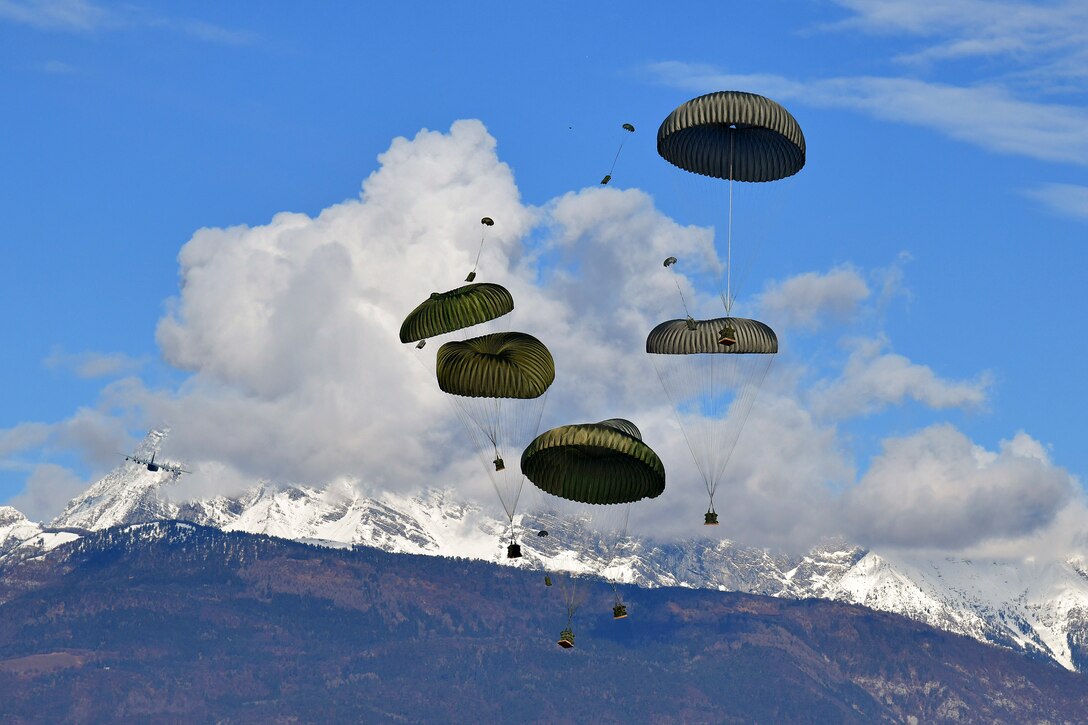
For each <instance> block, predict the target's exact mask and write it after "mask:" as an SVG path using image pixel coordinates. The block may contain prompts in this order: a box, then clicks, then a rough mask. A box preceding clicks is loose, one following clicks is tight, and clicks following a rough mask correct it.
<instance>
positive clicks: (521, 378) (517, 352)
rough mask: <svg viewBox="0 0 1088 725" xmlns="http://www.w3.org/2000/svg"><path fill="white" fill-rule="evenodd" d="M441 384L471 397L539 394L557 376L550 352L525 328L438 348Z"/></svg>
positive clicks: (446, 390) (537, 396)
mask: <svg viewBox="0 0 1088 725" xmlns="http://www.w3.org/2000/svg"><path fill="white" fill-rule="evenodd" d="M435 375H436V376H437V377H438V387H439V388H441V389H442V390H443V391H444V392H446V393H449V394H451V395H458V396H464V397H468V398H522V399H525V398H539V397H540V396H542V395H544V393H545V392H547V390H548V388H549V387H550V386H551V384H552V381H554V380H555V363H554V362H553V360H552V355H551V352H550V351H549V350H548V348H547V347H545V346H544V343H542V342H541V341H540V340H538V339H536V338H535V337H533V336H532V335H527V334H525V333H524V332H496V333H493V334H490V335H483V336H481V337H473V338H470V339H468V340H463V341H460V342H447V343H446V344H445V345H443V346H442V347H441V348H440V349H439V351H438V364H437V367H436V368H435Z"/></svg>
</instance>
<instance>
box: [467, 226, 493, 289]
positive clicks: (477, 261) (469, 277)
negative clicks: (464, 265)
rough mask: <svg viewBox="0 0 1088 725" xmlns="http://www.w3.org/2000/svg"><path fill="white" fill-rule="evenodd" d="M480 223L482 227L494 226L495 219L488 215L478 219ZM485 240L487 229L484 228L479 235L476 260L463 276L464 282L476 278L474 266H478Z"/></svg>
mask: <svg viewBox="0 0 1088 725" xmlns="http://www.w3.org/2000/svg"><path fill="white" fill-rule="evenodd" d="M480 223H481V224H483V225H484V227H493V226H495V220H494V219H492V218H491V217H489V216H485V217H484V218H483V219H481V220H480ZM485 241H487V229H484V233H483V234H481V235H480V248H479V249H478V250H476V262H475V263H474V264H473V265H472V271H471V272H469V273H468V276H467V277H465V281H466V282H472V281H474V280H475V279H476V268H477V267H479V266H480V255H481V254H483V253H484V242H485Z"/></svg>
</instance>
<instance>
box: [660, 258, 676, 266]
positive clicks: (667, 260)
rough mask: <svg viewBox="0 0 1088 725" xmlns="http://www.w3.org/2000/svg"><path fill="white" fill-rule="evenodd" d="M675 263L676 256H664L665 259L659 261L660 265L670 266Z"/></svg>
mask: <svg viewBox="0 0 1088 725" xmlns="http://www.w3.org/2000/svg"><path fill="white" fill-rule="evenodd" d="M674 264H676V257H665V261H664V262H662V263H661V266H662V267H671V266H673V265H674Z"/></svg>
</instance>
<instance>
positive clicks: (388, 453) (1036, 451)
mask: <svg viewBox="0 0 1088 725" xmlns="http://www.w3.org/2000/svg"><path fill="white" fill-rule="evenodd" d="M379 163H380V167H379V168H378V169H377V170H376V171H375V172H374V173H373V174H371V175H370V177H369V178H367V179H366V181H365V182H364V184H363V187H362V191H361V194H360V196H359V197H358V198H355V199H349V200H346V201H343V202H340V203H336V204H332V205H330V206H329V207H328V208H326V209H325V210H323V211H322V212H321V213H320V214H318V215H317V216H314V217H310V216H306V215H302V214H291V213H282V214H278V215H276V216H275V217H273V218H272V220H271V221H270V222H269V223H268V224H265V225H260V226H253V227H249V226H237V227H229V228H206V229H201V230H199V231H197V232H196V233H195V234H194V235H193V236H192V238H191V239H190V240H189V241H188V242H187V243H186V244H185V245H184V246H183V247H182V249H181V251H180V253H179V255H178V262H179V266H180V271H181V280H182V282H181V289H180V294H179V296H178V297H177V298H176V299H174V300H172V301H171V302H170V304H169V305H168V310H167V312H166V314H165V315H164V316H163V318H162V319H161V320H160V323H159V326H158V330H157V333H156V334H157V340H158V343H159V346H160V348H161V351H162V354H163V356H164V357H165V359H166V360H167V361H168V362H169V363H170V364H171V365H174V366H176V367H177V368H180V369H182V370H185V371H188V373H189V377H188V379H187V380H186V382H185V383H184V384H183V385H181V386H180V388H178V389H174V390H160V389H153V388H150V387H148V386H147V385H146V384H145V383H143V382H142V381H141V380H140V379H138V378H135V377H130V378H125V379H122V380H119V381H116V382H113V383H111V384H109V385H108V386H107V387H106V388H105V389H104V390H103V393H102V396H101V403H100V406H99V408H98V409H96V410H93V411H91V410H86V411H80V412H78V413H77V414H76V415H74V416H73V417H72V418H70V419H68V420H66V421H62V422H60V423H56V424H24V425H21V426H17V427H16V428H13V429H9V430H6V431H0V456H3V457H6V458H8V459H17V458H18V457H19V456H25V455H26V452H27V451H30V450H35V449H42V450H50V449H52V450H68V451H76V452H78V453H79V454H80V455H81V456H82V457H83V458H84V460H87V461H90V462H91V463H92V464H93V465H94V466H97V467H101V468H107V469H108V468H110V467H112V464H113V460H112V458H110V456H115V451H116V450H119V449H120V446H121V445H122V444H123V438H124V431H125V430H132V429H134V428H136V429H138V428H139V427H141V426H146V427H150V426H153V425H159V424H161V423H162V422H168V423H169V424H170V425H171V427H172V434H171V437H170V439H169V440H168V442H167V443H168V449H167V450H165V451H164V454H165V455H167V456H168V457H170V458H172V459H175V460H181V461H184V462H185V463H186V464H187V467H189V468H192V469H193V470H194V474H193V475H192V476H185V477H183V479H182V482H181V486H180V489H179V490H178V493H179V495H207V494H209V493H231V492H233V491H236V490H238V489H240V488H241V487H243V486H247V485H251V484H252V483H253V482H254V481H255V480H257V479H263V480H268V481H271V482H274V483H312V484H323V483H326V482H330V481H335V480H344V481H348V482H351V483H354V484H356V485H358V486H359V487H360V488H362V489H364V490H365V491H369V492H375V491H377V490H398V491H405V492H407V491H414V490H420V489H426V488H430V487H435V486H438V487H453V488H456V489H458V490H459V491H461V492H462V494H463V495H464V496H465V497H466V498H471V499H474V500H477V501H479V502H481V503H482V504H484V505H489V506H491V507H492V510H494V511H495V512H496V513H498V512H499V511H500V509H499V506H498V502H497V501H496V500H495V495H494V492H493V491H492V490H491V487H490V484H489V481H488V479H487V477H486V476H484V475H483V471H482V470H481V469H480V467H479V463H478V461H477V460H475V455H474V453H473V452H472V451H471V450H470V449H469V444H468V438H467V436H466V435H465V434H464V433H463V431H462V430H461V429H460V426H459V423H458V422H457V420H456V416H455V415H454V413H453V411H452V410H451V406H450V405H449V404H448V403H447V401H446V400H445V399H444V396H443V394H442V393H441V392H440V391H439V390H438V389H437V385H436V384H435V381H434V372H433V367H431V364H432V363H431V362H430V360H431V359H432V358H431V357H428V356H433V353H434V349H435V348H436V347H437V345H436V344H434V345H428V347H427V348H425V349H424V350H423V351H417V350H416V349H415V348H414V346H413V345H402V344H401V343H400V342H399V339H398V331H399V327H400V324H401V321H402V320H403V318H404V316H405V315H406V314H407V313H408V312H409V311H411V310H412V309H413V308H414V307H415V306H416V305H417V304H418V303H419V302H420V301H422V300H423V299H425V298H426V297H427V296H428V295H429V293H430V292H432V291H439V290H446V289H450V288H452V287H456V286H459V285H460V284H462V280H463V278H464V276H465V274H466V273H467V272H468V270H470V269H471V268H472V266H473V263H474V260H475V258H476V254H477V251H478V249H479V248H480V242H481V236H482V234H484V230H482V228H481V225H480V223H479V219H480V218H481V217H482V216H485V215H486V216H490V217H492V218H493V219H494V220H495V225H494V227H491V228H488V229H487V230H486V238H485V240H484V244H483V252H482V256H481V259H480V265H479V278H478V279H479V281H496V282H500V283H502V284H504V285H505V286H507V287H508V288H509V289H510V291H511V293H512V294H513V297H514V300H515V309H514V311H513V313H511V315H509V316H508V318H503V320H504V321H506V320H508V322H506V323H505V324H508V325H509V327H510V329H517V330H523V331H526V332H529V333H531V334H533V335H535V336H537V337H538V338H539V339H541V340H542V341H544V342H545V344H547V345H548V347H549V348H550V349H551V351H552V353H553V356H554V358H555V363H556V370H557V377H556V382H555V384H554V385H553V386H552V389H551V391H550V392H549V395H548V401H547V407H546V409H545V413H544V419H543V421H542V424H541V430H544V429H546V428H550V427H552V426H555V425H560V424H565V423H576V422H586V421H595V420H602V419H604V418H609V417H625V418H629V419H631V420H632V421H634V422H635V423H636V424H637V425H638V426H639V427H640V428H641V429H642V432H643V435H644V439H645V440H646V442H647V443H649V444H650V445H651V446H652V447H653V448H654V449H655V450H656V451H657V452H658V453H659V455H660V456H661V458H662V460H663V461H664V463H665V466H666V469H667V471H668V480H669V483H668V485H667V488H666V491H665V493H664V494H663V495H662V496H661V497H660V498H659V499H655V500H654V501H652V502H645V503H643V504H639V505H637V506H636V507H635V510H634V511H632V522H633V524H632V525H633V527H634V528H635V529H636V530H639V529H640V530H641V531H643V532H645V533H653V534H654V535H658V536H676V537H690V536H691V535H692V528H693V521H694V522H696V523H697V521H698V519H699V518H700V517H701V513H702V511H703V510H705V506H706V494H705V491H704V490H703V487H702V482H701V480H700V479H699V477H698V473H697V472H696V470H695V467H694V464H693V463H692V462H691V457H690V454H689V452H688V450H687V448H686V445H685V443H684V438H683V434H682V433H681V431H680V429H679V427H678V425H677V422H676V419H675V417H674V416H673V415H672V410H671V406H670V405H669V402H668V400H667V399H666V398H665V396H664V394H663V393H662V392H661V389H660V386H659V384H658V381H657V379H656V376H655V373H654V369H653V366H652V365H651V364H650V362H649V361H648V360H647V356H646V355H645V354H643V353H642V350H643V349H644V343H645V334H646V331H647V330H648V329H650V328H651V327H652V326H653V325H654V324H656V323H657V322H659V321H661V320H662V319H667V318H670V317H681V316H683V311H682V306H681V304H680V300H679V295H678V293H677V285H679V286H680V288H681V289H682V290H683V292H684V295H685V299H686V300H687V301H688V304H689V306H690V307H691V308H692V311H693V312H695V313H696V314H699V315H701V316H706V315H713V314H718V313H717V312H716V311H715V309H716V308H715V305H716V304H717V303H716V302H715V295H714V293H713V292H712V291H705V290H702V289H700V288H699V287H698V286H697V285H696V284H695V283H694V282H693V281H692V279H693V278H698V277H699V275H700V274H703V273H705V272H707V271H712V270H713V268H714V267H715V265H717V264H718V260H717V258H716V255H715V253H714V248H713V245H712V234H711V231H710V230H708V229H700V228H696V227H690V226H683V225H681V224H678V223H677V222H676V221H674V220H672V219H670V218H668V217H667V216H665V215H664V214H662V213H661V212H660V211H659V210H657V209H656V208H655V206H654V204H653V200H652V199H651V198H650V197H649V196H648V195H646V194H645V193H643V192H641V191H638V190H618V189H610V188H600V187H592V188H587V189H583V190H580V191H574V192H570V193H568V194H565V195H563V196H561V197H559V198H556V199H553V200H552V201H550V202H548V203H547V204H545V205H543V206H541V207H531V206H528V205H526V204H524V203H523V202H522V201H521V199H520V196H519V192H518V188H517V185H516V183H515V180H514V177H513V174H512V173H511V170H510V168H509V167H508V166H507V165H506V164H505V163H503V162H502V161H501V160H500V159H499V157H498V155H497V153H496V142H495V139H494V138H492V137H491V135H490V134H489V133H488V132H487V130H486V128H485V127H484V126H483V124H481V123H480V122H478V121H458V122H456V123H454V124H453V125H452V126H451V128H450V129H449V131H448V132H438V131H428V130H424V131H421V132H420V133H418V134H417V135H416V136H415V137H414V138H412V139H407V138H399V139H396V140H394V141H393V143H392V144H391V145H390V147H389V150H388V151H386V152H385V153H384V154H382V155H381V156H380V157H379ZM669 255H675V256H678V257H680V258H681V259H683V260H684V261H685V264H683V265H678V266H677V267H673V268H670V269H665V268H663V267H662V265H661V260H662V259H663V258H664V257H666V256H669ZM700 260H702V261H701V262H700ZM700 264H702V265H703V266H702V267H701V266H700ZM677 269H681V270H684V271H686V272H687V273H688V274H690V275H693V276H691V277H689V276H686V275H685V273H684V272H683V271H681V272H678V271H677ZM884 272H885V277H887V276H888V274H887V270H885V271H884ZM885 282H887V280H885ZM888 284H892V285H893V286H897V285H898V282H894V283H888ZM885 287H887V284H885ZM873 297H877V298H878V299H875V300H874V299H873ZM887 297H888V295H887V290H886V289H885V290H884V291H882V292H881V293H880V294H877V295H874V294H873V293H872V291H871V290H870V287H869V285H868V284H867V283H866V282H865V276H864V275H863V274H862V272H861V271H859V270H857V269H855V268H853V267H849V266H840V267H836V268H833V269H831V270H827V271H823V272H811V273H805V274H801V275H798V276H796V277H793V278H791V279H784V280H778V281H774V282H770V283H768V284H767V285H766V287H765V288H764V291H763V293H762V295H760V296H759V298H758V300H757V305H758V306H759V307H760V308H761V309H762V310H765V311H773V312H774V314H775V316H776V317H778V318H780V319H782V320H783V321H785V322H784V323H783V324H786V325H787V327H788V326H790V325H792V326H796V327H798V328H799V329H804V328H816V327H821V326H823V327H824V328H826V329H828V330H835V329H838V330H852V329H853V328H852V327H851V325H852V324H853V323H854V322H856V321H857V320H858V319H860V318H863V317H865V316H866V315H868V316H869V317H872V315H871V312H872V308H873V307H874V306H879V305H881V304H885V303H886V301H887V300H886V298H887ZM836 326H837V327H836ZM832 334H835V333H832ZM854 340H855V341H854V342H853V343H852V346H851V347H848V348H847V352H846V353H845V354H844V358H843V359H842V360H840V361H831V362H827V361H826V360H824V359H823V358H821V363H820V365H819V366H817V365H814V364H813V361H810V360H806V359H804V358H800V357H797V356H796V355H795V356H794V357H792V358H791V357H784V358H783V359H782V360H781V361H780V362H778V363H776V364H775V366H774V367H773V368H772V378H771V379H770V380H769V381H768V383H767V385H766V386H765V388H764V392H763V395H762V396H761V397H760V399H759V400H758V401H757V403H756V406H755V409H754V410H753V412H752V414H751V417H750V418H749V420H748V424H747V426H746V429H745V431H744V432H743V434H742V435H741V438H740V441H739V443H738V446H737V449H736V452H735V454H734V458H733V460H732V461H731V463H730V471H729V474H728V475H727V476H726V480H725V481H724V482H723V483H722V485H721V486H720V487H719V489H718V494H717V496H716V499H715V501H716V503H717V504H718V511H719V514H720V520H721V522H722V524H723V526H722V527H721V528H720V532H721V533H722V534H726V535H728V536H729V537H730V538H734V539H736V540H737V541H740V542H743V543H746V544H755V545H764V546H773V547H776V548H785V549H794V550H796V549H799V548H803V547H805V546H808V545H811V544H812V543H814V542H815V541H816V540H817V539H819V538H820V537H823V536H828V535H835V534H840V535H844V536H847V537H848V538H850V539H852V540H855V541H859V542H861V543H879V542H888V543H890V544H894V545H896V546H908V547H909V546H932V545H933V544H934V543H935V542H936V543H937V544H939V545H942V546H945V547H949V548H953V549H954V548H961V547H967V546H971V545H976V544H979V543H980V542H986V541H1002V540H1010V537H1011V538H1016V537H1021V538H1022V537H1025V536H1032V535H1037V534H1038V532H1040V531H1043V530H1045V529H1046V528H1047V527H1048V526H1053V525H1055V524H1054V522H1055V521H1058V520H1059V519H1060V520H1063V521H1064V520H1065V519H1063V518H1062V517H1061V512H1062V511H1064V510H1065V509H1064V508H1063V507H1065V506H1066V505H1067V504H1068V503H1069V502H1070V501H1072V500H1073V499H1072V494H1071V490H1072V488H1071V487H1072V483H1071V481H1072V479H1071V478H1070V477H1069V475H1068V474H1067V473H1066V472H1065V471H1063V470H1062V469H1060V468H1059V467H1057V466H1055V465H1054V464H1053V463H1051V462H1050V461H1049V460H1048V459H1047V457H1046V456H1045V452H1044V451H1043V449H1042V447H1041V446H1040V445H1039V444H1038V442H1036V441H1034V440H1033V439H1031V438H1030V437H1028V436H1027V435H1026V434H1020V435H1017V436H1015V437H1014V438H1013V439H1011V440H1010V441H1008V442H1006V443H1003V444H1001V447H1000V448H999V450H998V451H996V452H989V451H986V450H985V449H984V448H983V447H980V446H977V445H976V444H974V443H972V442H971V441H970V440H968V439H967V438H966V436H964V435H963V434H962V433H960V432H959V431H957V430H956V429H955V428H954V427H952V426H951V425H949V424H946V423H945V424H936V425H935V426H932V427H928V428H925V429H923V430H922V431H919V432H917V433H915V434H912V435H908V436H903V437H900V438H895V439H891V440H888V441H886V442H885V446H884V451H883V453H882V454H881V455H880V456H878V457H877V458H876V459H875V460H874V461H873V462H872V465H871V466H869V467H868V470H865V471H864V472H863V473H861V475H860V478H859V477H858V470H859V465H858V464H857V462H855V461H854V458H853V456H852V455H851V453H850V451H849V447H848V446H847V445H846V443H845V442H844V439H843V437H842V436H841V434H840V433H839V430H838V426H839V425H840V424H841V422H842V421H844V420H846V419H849V418H851V417H858V416H864V415H868V414H870V413H872V412H873V411H875V410H880V409H884V408H887V407H889V406H895V405H900V404H902V403H903V402H904V401H908V400H909V401H913V402H914V403H915V404H917V405H919V406H922V407H923V408H926V409H933V410H940V409H948V408H977V407H978V406H981V405H983V404H984V403H985V401H986V398H987V394H988V388H989V381H988V380H987V379H986V377H985V376H984V375H980V376H979V378H977V379H975V380H969V381H962V380H948V379H945V378H943V377H942V376H941V375H940V374H939V373H938V372H937V371H935V370H933V369H931V368H930V367H928V366H926V365H924V364H922V363H918V362H914V361H912V360H910V359H908V358H907V357H905V356H903V355H900V354H897V353H893V352H891V351H890V350H889V349H888V348H889V346H890V343H889V341H888V340H886V339H884V338H882V337H879V336H878V337H877V338H875V339H872V338H863V339H862V341H860V342H858V341H857V338H854ZM118 437H120V438H121V439H122V441H121V442H118ZM110 449H113V451H112V452H111V451H110ZM28 465H30V466H31V467H33V466H38V467H37V468H35V469H33V472H32V475H31V479H30V480H29V481H28V487H27V491H26V493H25V494H24V495H23V497H22V498H21V499H20V500H21V501H23V502H24V503H25V504H26V505H28V506H33V507H34V508H35V509H36V510H38V511H45V510H46V509H47V508H48V507H49V506H53V507H54V512H55V511H56V510H59V508H60V506H61V505H63V503H64V500H66V498H67V497H68V496H69V493H70V490H71V488H72V487H73V485H74V484H73V483H72V477H71V475H69V473H68V472H66V471H64V470H58V469H56V468H46V467H43V464H41V463H39V462H30V463H28ZM527 485H531V484H527ZM47 492H52V493H47ZM61 499H63V500H61ZM942 512H947V515H942ZM697 531H698V533H700V534H702V533H704V532H703V530H702V527H699V529H698V530H697Z"/></svg>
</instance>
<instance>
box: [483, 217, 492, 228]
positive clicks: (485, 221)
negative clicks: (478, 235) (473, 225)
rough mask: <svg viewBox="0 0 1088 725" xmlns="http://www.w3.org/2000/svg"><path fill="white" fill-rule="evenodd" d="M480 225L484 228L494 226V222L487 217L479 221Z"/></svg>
mask: <svg viewBox="0 0 1088 725" xmlns="http://www.w3.org/2000/svg"><path fill="white" fill-rule="evenodd" d="M480 223H481V224H483V225H484V226H485V227H493V226H495V220H494V219H492V218H491V217H489V216H485V217H484V218H483V219H481V220H480Z"/></svg>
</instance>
